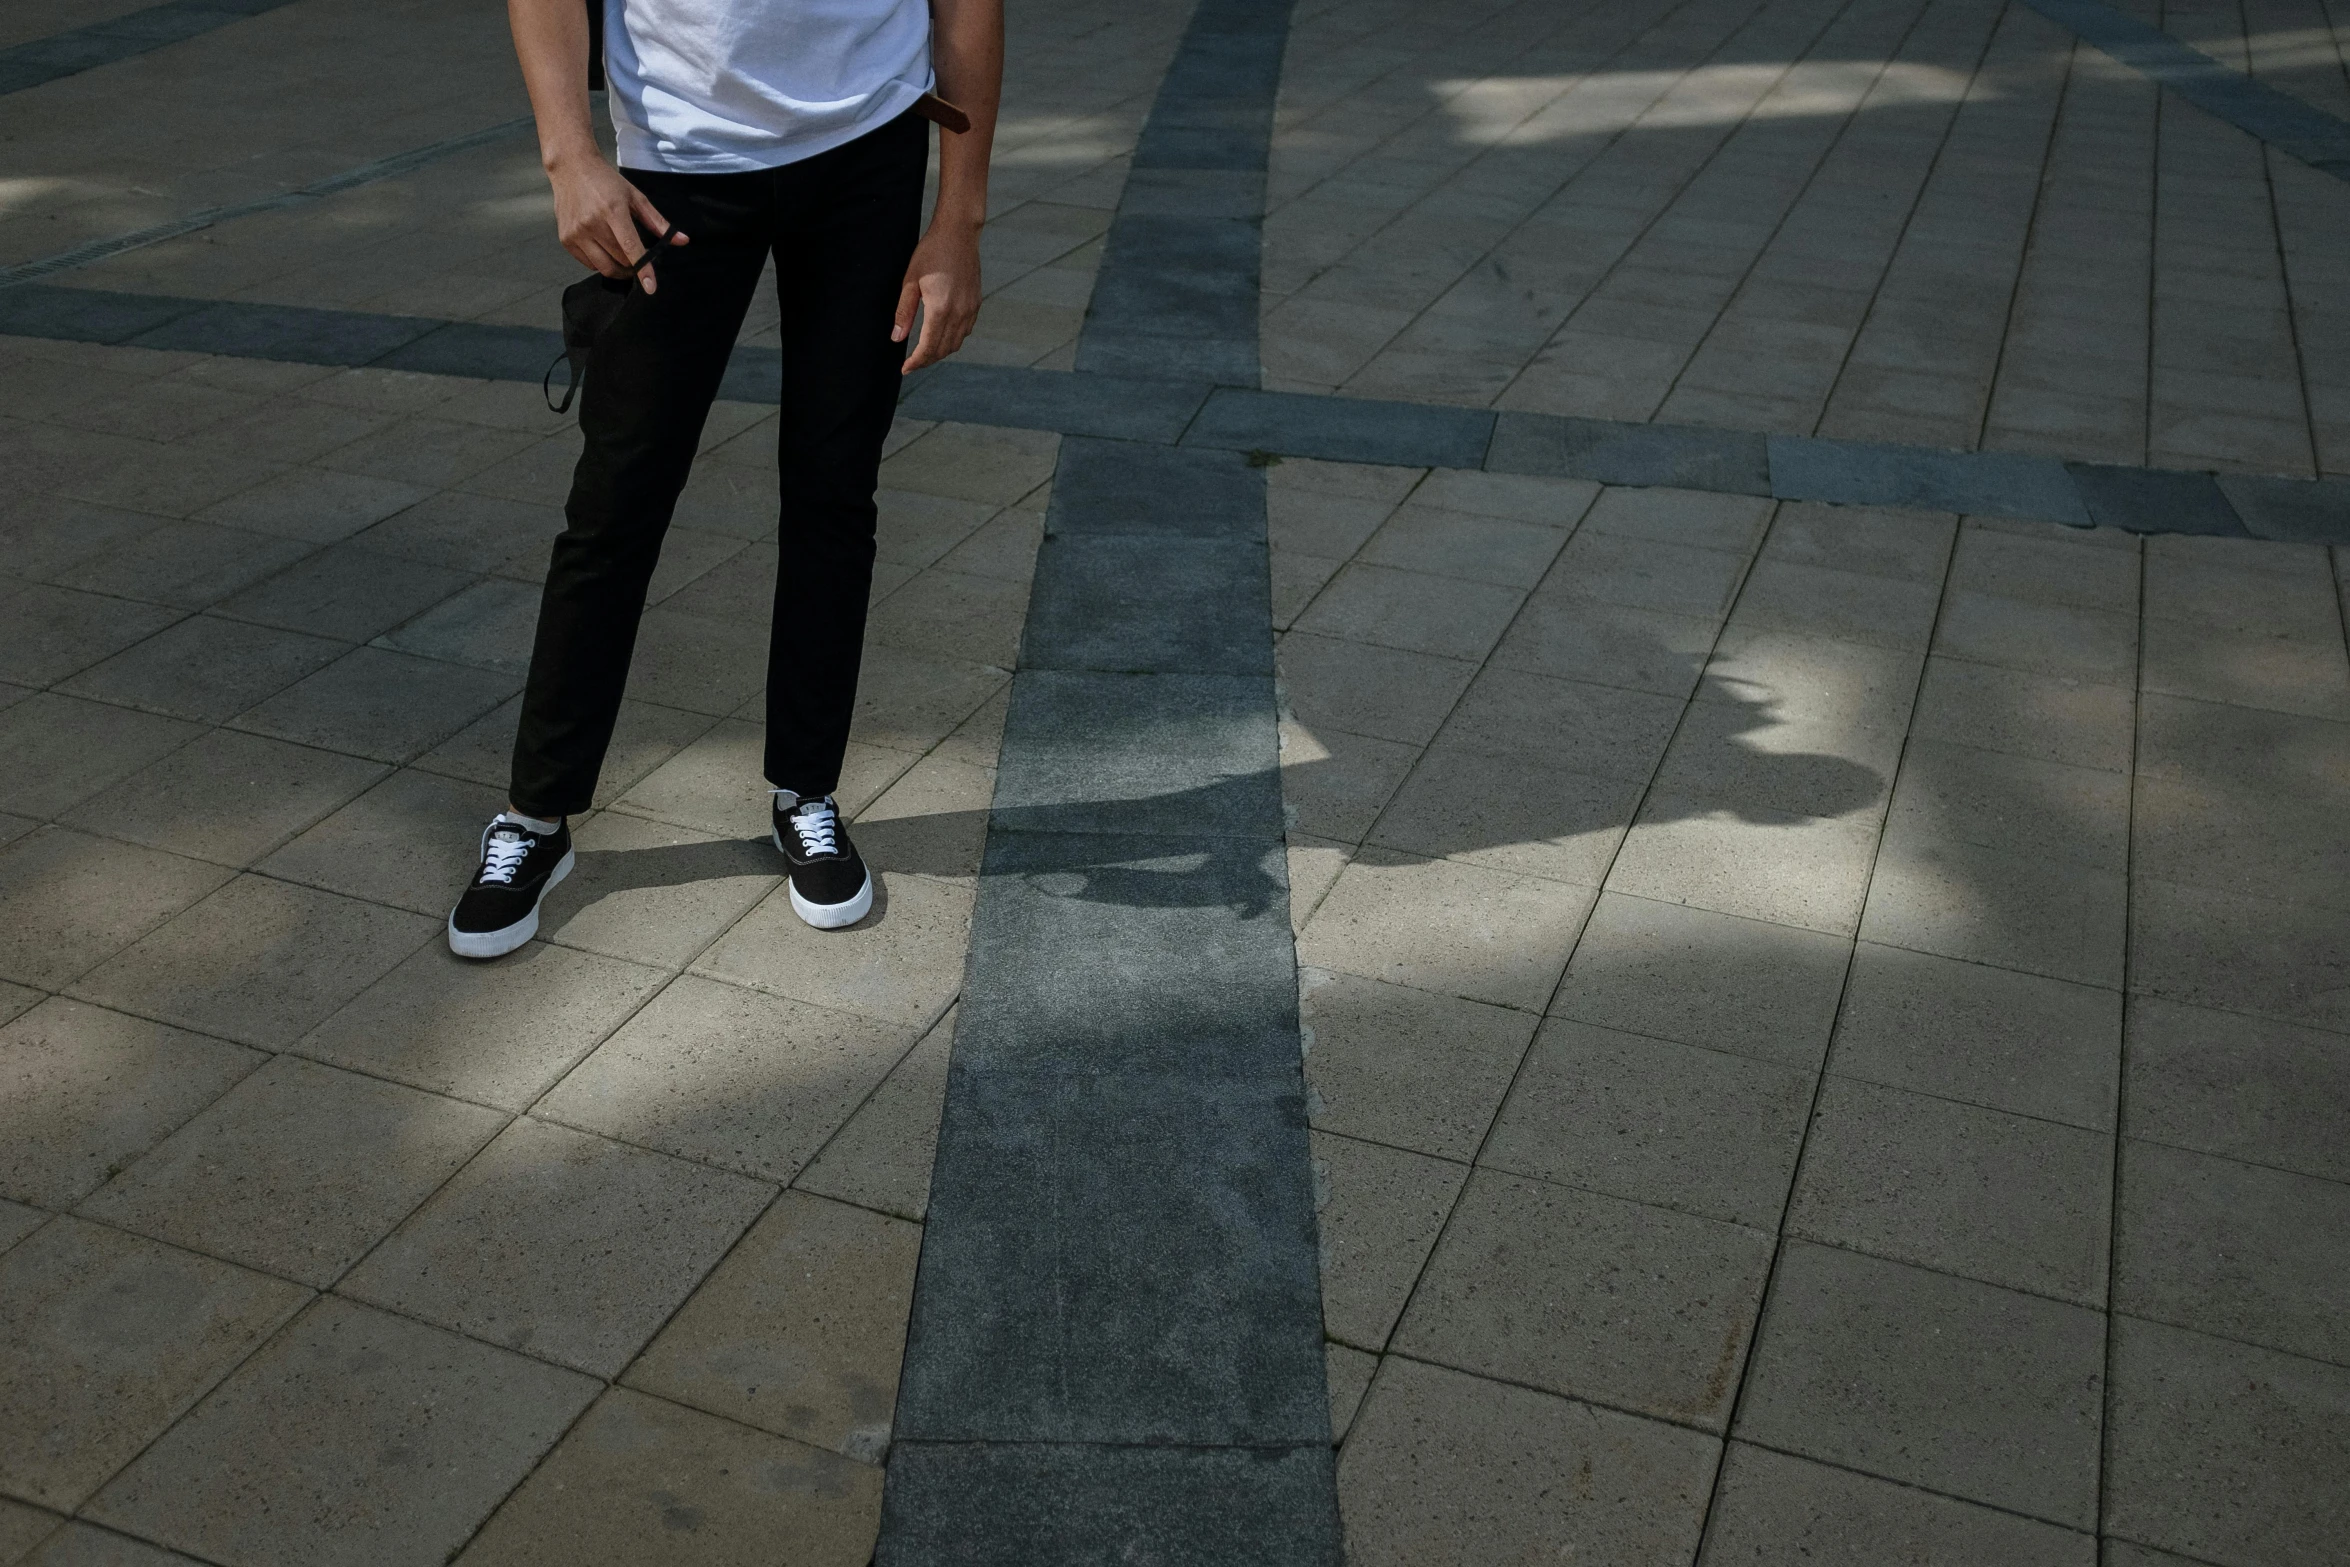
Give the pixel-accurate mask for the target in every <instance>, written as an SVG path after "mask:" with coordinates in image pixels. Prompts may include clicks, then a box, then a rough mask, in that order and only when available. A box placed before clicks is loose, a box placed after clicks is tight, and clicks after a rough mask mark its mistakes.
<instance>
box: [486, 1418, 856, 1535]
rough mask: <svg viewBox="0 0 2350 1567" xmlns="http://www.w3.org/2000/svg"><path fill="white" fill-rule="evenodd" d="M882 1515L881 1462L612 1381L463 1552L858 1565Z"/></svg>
mask: <svg viewBox="0 0 2350 1567" xmlns="http://www.w3.org/2000/svg"><path fill="white" fill-rule="evenodd" d="M880 1516H881V1475H880V1473H879V1471H877V1470H875V1469H871V1468H869V1467H867V1466H865V1465H863V1464H857V1463H852V1462H850V1461H849V1460H847V1459H844V1458H838V1457H835V1456H834V1455H832V1454H830V1453H825V1452H821V1451H819V1450H817V1449H814V1448H810V1447H806V1446H803V1445H802V1444H800V1443H798V1442H792V1441H787V1440H784V1439H782V1438H780V1437H773V1436H768V1435H766V1434H765V1433H763V1432H758V1431H752V1430H747V1429H745V1428H744V1427H742V1426H739V1425H736V1424H734V1423H733V1422H731V1421H726V1420H719V1419H714V1418H713V1417H711V1416H709V1415H705V1414H700V1413H697V1412H696V1411H694V1410H690V1409H681V1408H679V1407H678V1406H677V1405H675V1404H671V1403H666V1402H664V1401H662V1400H660V1399H657V1398H647V1397H645V1396H644V1395H643V1394H641V1393H632V1392H629V1391H628V1390H627V1389H625V1388H615V1389H613V1390H612V1391H611V1392H608V1393H606V1394H605V1395H604V1396H603V1397H602V1398H601V1399H599V1400H598V1401H597V1403H596V1406H595V1407H594V1408H593V1409H591V1410H589V1411H588V1413H587V1416H586V1417H585V1418H584V1419H582V1420H581V1421H580V1423H579V1424H578V1425H577V1426H575V1427H574V1428H572V1430H571V1431H570V1432H569V1433H568V1434H567V1435H566V1436H565V1437H564V1439H563V1441H562V1443H561V1445H559V1446H558V1447H557V1448H556V1449H555V1451H554V1452H552V1453H550V1454H549V1455H547V1458H546V1461H545V1462H544V1463H543V1464H541V1465H540V1466H539V1468H538V1469H537V1471H536V1472H534V1473H533V1474H532V1475H531V1477H530V1479H529V1480H527V1481H525V1482H524V1483H523V1485H522V1488H521V1489H520V1490H518V1491H516V1492H515V1493H514V1495H513V1496H512V1497H511V1498H509V1499H508V1500H507V1502H506V1504H505V1505H504V1506H503V1507H501V1508H500V1509H499V1510H498V1512H497V1513H496V1515H495V1516H493V1517H492V1518H491V1519H490V1521H489V1523H488V1524H487V1525H486V1526H485V1527H484V1528H483V1529H482V1531H481V1534H480V1535H479V1536H478V1537H477V1538H476V1539H475V1540H474V1541H473V1543H472V1544H471V1545H470V1546H469V1547H467V1548H466V1551H465V1554H464V1555H463V1556H461V1557H459V1558H458V1560H459V1561H461V1562H463V1563H465V1564H466V1567H503V1564H515V1567H521V1564H549V1567H557V1564H559V1567H601V1564H607V1563H609V1564H620V1563H635V1562H648V1561H658V1560H662V1559H665V1558H668V1557H670V1556H672V1555H673V1554H674V1553H675V1552H677V1551H679V1550H681V1549H682V1550H685V1551H688V1552H690V1554H691V1558H692V1560H694V1561H695V1562H698V1563H707V1564H709V1567H753V1564H757V1563H766V1562H773V1561H777V1560H785V1561H789V1562H791V1563H792V1564H793V1567H802V1564H805V1567H863V1564H864V1563H865V1562H866V1560H867V1559H868V1558H869V1557H870V1556H871V1554H872V1551H873V1540H874V1534H875V1531H876V1529H877V1527H878V1525H879V1522H880Z"/></svg>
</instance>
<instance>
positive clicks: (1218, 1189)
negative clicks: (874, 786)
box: [876, 0, 1490, 1567]
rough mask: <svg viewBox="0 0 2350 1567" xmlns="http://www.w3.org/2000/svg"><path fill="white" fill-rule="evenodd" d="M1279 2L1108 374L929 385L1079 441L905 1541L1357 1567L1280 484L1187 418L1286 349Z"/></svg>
mask: <svg viewBox="0 0 2350 1567" xmlns="http://www.w3.org/2000/svg"><path fill="white" fill-rule="evenodd" d="M1287 20H1288V8H1287V5H1286V4H1285V3H1282V0H1270V3H1256V4H1252V3H1251V0H1203V3H1202V4H1201V6H1200V8H1199V10H1198V11H1197V12H1196V13H1195V15H1194V17H1193V19H1192V22H1191V25H1190V27H1189V29H1188V30H1187V32H1186V34H1185V38H1184V41H1183V44H1182V46H1181V48H1180V49H1179V50H1178V52H1177V55H1176V59H1175V62H1174V64H1173V66H1172V67H1171V68H1170V70H1169V72H1168V74H1167V77H1166V80H1165V81H1164V83H1163V84H1162V86H1161V90H1160V95H1159V99H1158V102H1157V104H1156V105H1155V107H1154V108H1153V111H1152V114H1151V118H1150V121H1149V123H1148V125H1147V126H1146V127H1145V129H1144V131H1143V135H1142V139H1141V142H1140V146H1139V150H1138V152H1137V155H1136V158H1135V166H1134V172H1133V175H1132V177H1131V178H1130V181H1129V183H1128V186H1127V189H1126V193H1125V195H1124V197H1123V199H1122V200H1121V203H1120V206H1119V212H1118V216H1117V218H1116V220H1115V221H1114V222H1113V224H1112V226H1111V230H1110V235H1109V240H1108V243H1107V245H1106V247H1105V252H1104V260H1103V266H1102V271H1101V275H1100V277H1099V279H1098V280H1097V282H1096V285H1095V289H1094V297H1093V303H1092V307H1091V309H1090V311H1089V313H1088V317H1087V321H1086V326H1085V330H1084V333H1083V335H1082V336H1081V338H1080V340H1079V345H1078V354H1077V360H1078V365H1079V367H1080V370H1079V373H1077V374H1075V375H1072V376H1055V377H1036V376H1033V375H1024V374H1016V373H1015V374H1004V373H993V374H991V373H988V372H984V371H983V372H980V373H977V374H972V375H965V376H961V377H955V378H948V377H932V378H928V379H926V380H925V381H924V382H923V383H922V384H921V385H920V386H918V387H916V388H914V389H913V390H912V391H911V393H910V394H909V396H908V398H907V401H906V407H907V409H908V411H909V412H911V413H914V414H916V415H917V416H923V417H958V416H968V415H969V413H970V412H971V410H973V409H974V407H975V406H980V405H984V406H988V407H991V408H993V409H994V410H996V412H995V414H994V417H998V418H1002V417H1006V411H1008V410H1010V409H1013V408H1020V407H1025V408H1027V409H1029V410H1031V411H1032V414H1033V412H1035V411H1042V410H1045V409H1048V408H1049V409H1050V410H1051V411H1052V412H1053V414H1054V415H1055V416H1056V417H1060V416H1066V415H1071V414H1074V415H1075V417H1074V418H1065V420H1064V422H1062V423H1055V424H1052V425H1049V426H1048V427H1052V428H1064V427H1065V426H1066V425H1075V426H1076V427H1077V432H1081V433H1069V434H1067V435H1065V437H1064V440H1063V443H1062V449H1061V459H1060V464H1059V468H1058V470H1057V472H1056V475H1055V482H1054V487H1053V498H1052V503H1051V505H1050V507H1049V508H1048V510H1047V513H1046V518H1045V538H1044V542H1043V545H1042V547H1041V548H1040V550H1039V552H1038V555H1037V567H1036V579H1035V586H1034V588H1033V590H1032V592H1031V595H1030V599H1029V610H1028V623H1027V628H1026V633H1025V636H1024V638H1023V641H1022V646H1021V653H1020V659H1019V668H1018V671H1017V672H1016V674H1015V675H1014V677H1013V684H1012V698H1011V709H1010V712H1009V714H1008V715H1007V718H1006V721H1005V727H1004V741H1003V749H1002V752H1001V757H1000V761H999V766H998V771H997V787H996V798H995V804H994V809H993V811H992V813H991V815H990V818H989V825H988V839H987V848H986V852H985V856H984V859H983V862H982V866H981V872H980V882H979V898H978V903H977V906H976V908H975V910H974V913H973V918H972V936H971V950H970V958H969V968H968V972H967V975H966V979H965V984H964V989H963V999H962V1002H961V1010H960V1013H959V1017H958V1023H957V1026H956V1031H955V1043H954V1053H953V1057H952V1059H951V1061H950V1064H949V1068H948V1081H947V1095H946V1106H945V1110H944V1113H943V1115H942V1117H941V1120H940V1126H939V1139H938V1153H937V1158H936V1162H935V1164H934V1166H933V1168H932V1174H931V1187H930V1210H929V1217H928V1222H927V1224H926V1226H925V1228H924V1233H923V1247H922V1264H921V1271H920V1275H919V1277H918V1279H917V1282H916V1287H915V1292H914V1307H913V1315H912V1320H911V1322H910V1324H909V1328H908V1333H907V1345H906V1362H905V1369H904V1373H903V1376H902V1378H901V1380H900V1383H899V1394H898V1406H897V1413H896V1420H895V1425H894V1446H893V1449H892V1453H891V1459H890V1468H889V1478H888V1483H887V1486H886V1488H885V1491H884V1500H883V1515H882V1530H881V1542H880V1548H879V1553H878V1555H877V1557H876V1560H877V1562H879V1563H881V1564H883V1567H934V1564H935V1567H943V1564H948V1563H954V1564H963V1563H1006V1564H1010V1563H1018V1564H1020V1567H1059V1564H1075V1563H1105V1564H1107V1563H1126V1562H1150V1563H1154V1564H1163V1567H1187V1564H1199V1567H1208V1564H1219V1567H1222V1564H1240V1563H1257V1562H1280V1563H1284V1564H1290V1563H1295V1564H1299V1567H1316V1564H1323V1567H1336V1564H1337V1562H1338V1558H1339V1548H1338V1517H1337V1502H1336V1490H1335V1479H1334V1475H1333V1469H1332V1457H1331V1448H1330V1408H1329V1393H1328V1388H1327V1385H1326V1383H1325V1379H1324V1372H1323V1343H1322V1309H1321V1279H1320V1270H1319V1265H1318V1261H1317V1249H1316V1239H1315V1222H1314V1200H1313V1182H1312V1177H1311V1165H1310V1160H1309V1155H1308V1149H1307V1144H1306V1121H1305V1085H1304V1081H1303V1076H1302V1073H1301V1071H1300V1062H1299V1032H1298V1017H1297V962H1296V953H1295V949H1294V946H1293V944H1292V942H1291V938H1290V931H1289V898H1288V882H1287V869H1286V862H1285V853H1284V822H1283V817H1282V807H1281V786H1280V773H1279V760H1280V758H1279V741H1278V734H1277V728H1276V723H1275V705H1274V690H1273V639H1272V616H1271V590H1270V579H1269V572H1268V554H1267V545H1266V528H1265V476H1264V470H1263V468H1262V466H1261V465H1259V464H1258V463H1254V462H1252V461H1251V460H1250V459H1249V458H1248V456H1246V455H1245V454H1244V453H1243V452H1242V451H1238V450H1225V449H1219V448H1217V447H1216V446H1214V445H1204V446H1203V445H1177V444H1173V443H1174V442H1175V441H1176V440H1177V438H1178V437H1180V436H1183V434H1184V432H1185V429H1186V427H1189V428H1191V429H1193V430H1195V431H1196V430H1197V429H1198V427H1199V424H1200V423H1201V422H1204V421H1205V420H1207V418H1208V417H1209V415H1208V413H1207V412H1203V409H1202V405H1203V403H1204V404H1205V405H1206V406H1207V408H1208V409H1210V410H1212V409H1213V408H1214V399H1215V398H1218V397H1223V396H1225V395H1227V391H1225V390H1219V391H1216V392H1214V393H1212V394H1211V393H1210V391H1209V386H1210V385H1211V384H1215V385H1219V386H1221V387H1223V388H1226V389H1229V388H1231V387H1234V386H1247V385H1249V384H1252V383H1253V382H1254V381H1255V380H1256V377H1257V362H1256V355H1257V343H1256V295H1257V256H1258V248H1259V226H1260V223H1261V213H1262V205H1263V169H1264V164H1265V156H1266V151H1267V148H1268V146H1269V143H1270V135H1271V119H1272V105H1273V97H1274V93H1275V90H1276V87H1277V84H1278V81H1279V75H1280V63H1281V52H1282V48H1283V46H1284V43H1285V41H1286V36H1287V34H1286V29H1287ZM1089 389H1091V390H1089ZM1102 394H1108V396H1103V395H1102ZM1117 396H1126V397H1130V398H1131V401H1132V407H1131V408H1130V409H1128V410H1127V411H1126V412H1124V413H1121V414H1117V415H1115V416H1110V415H1106V414H1105V412H1104V410H1103V409H1102V408H1101V407H1099V406H1097V403H1102V402H1107V401H1109V400H1110V398H1111V397H1117ZM1032 414H1031V415H1021V416H1015V417H1017V418H1018V422H1022V423H1029V422H1032ZM1487 418H1488V420H1489V419H1490V416H1487ZM1483 445H1484V442H1483V438H1482V436H1480V438H1479V439H1478V440H1477V442H1476V443H1475V449H1474V450H1473V451H1471V452H1470V453H1469V454H1468V455H1469V460H1471V461H1475V460H1478V459H1481V458H1482V456H1483Z"/></svg>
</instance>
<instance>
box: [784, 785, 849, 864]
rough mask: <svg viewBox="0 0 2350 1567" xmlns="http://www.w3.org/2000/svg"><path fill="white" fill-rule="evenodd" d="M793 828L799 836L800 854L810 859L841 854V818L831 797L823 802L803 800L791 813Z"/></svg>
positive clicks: (822, 800) (827, 797)
mask: <svg viewBox="0 0 2350 1567" xmlns="http://www.w3.org/2000/svg"><path fill="white" fill-rule="evenodd" d="M791 826H792V831H793V832H794V833H796V834H798V835H799V840H800V852H801V853H802V854H805V855H807V856H808V857H809V858H811V859H813V858H815V857H816V856H817V855H819V854H838V853H839V852H840V816H839V814H838V813H837V812H836V811H835V810H834V809H833V804H832V799H831V797H830V796H829V795H828V796H826V797H825V798H823V799H821V800H802V801H801V802H800V803H799V804H798V805H797V806H796V807H794V808H793V810H792V812H791Z"/></svg>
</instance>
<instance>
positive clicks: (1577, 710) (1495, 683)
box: [1437, 669, 1681, 783]
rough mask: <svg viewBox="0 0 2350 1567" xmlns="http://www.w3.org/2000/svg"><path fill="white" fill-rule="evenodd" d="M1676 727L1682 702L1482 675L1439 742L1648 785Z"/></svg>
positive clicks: (1497, 673)
mask: <svg viewBox="0 0 2350 1567" xmlns="http://www.w3.org/2000/svg"><path fill="white" fill-rule="evenodd" d="M1680 721H1681V704H1680V703H1678V702H1675V701H1673V700H1671V699H1670V698H1666V697H1661V696H1657V695H1654V694H1652V693H1649V692H1641V691H1620V690H1614V689H1611V688H1609V687H1606V686H1594V685H1586V684H1583V683H1582V682H1580V681H1573V680H1558V679H1554V678H1552V677H1550V676H1548V675H1537V674H1529V673H1527V672H1525V671H1522V670H1513V669H1487V670H1484V671H1483V672H1481V673H1480V674H1479V675H1478V676H1477V678H1476V679H1475V680H1474V681H1472V682H1471V683H1470V686H1469V689H1468V691H1467V693H1466V694H1464V696H1463V697H1462V699H1461V701H1460V704H1459V705H1458V706H1457V707H1455V708H1454V709H1453V711H1452V714H1451V716H1450V717H1449V718H1448V719H1447V720H1446V723H1445V728H1444V731H1443V734H1442V736H1441V738H1440V739H1439V741H1438V742H1437V743H1438V744H1439V745H1444V746H1460V747H1464V748H1468V749H1473V750H1477V751H1481V752H1484V753H1486V754H1488V755H1496V756H1517V757H1524V758H1526V759H1528V760H1539V761H1542V762H1545V763H1547V764H1549V765H1551V766H1554V767H1559V768H1563V769H1567V770H1570V771H1574V772H1581V773H1589V774H1594V775H1597V776H1600V777H1608V778H1622V779H1627V780H1631V781H1634V782H1638V783H1646V782H1647V781H1648V778H1649V776H1650V774H1651V773H1653V772H1654V771H1655V769H1656V763H1657V761H1658V759H1659V758H1660V757H1662V756H1663V755H1664V752H1665V746H1666V742H1667V741H1668V740H1669V739H1670V738H1671V736H1672V733H1673V729H1674V727H1675V725H1677V724H1678V723H1679V722H1680Z"/></svg>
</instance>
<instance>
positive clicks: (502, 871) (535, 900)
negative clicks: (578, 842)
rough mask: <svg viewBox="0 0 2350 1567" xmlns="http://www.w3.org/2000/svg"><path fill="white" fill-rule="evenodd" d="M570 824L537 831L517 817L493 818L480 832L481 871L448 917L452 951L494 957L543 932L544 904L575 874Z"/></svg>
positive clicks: (468, 956) (476, 874)
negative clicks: (549, 894) (557, 885)
mask: <svg viewBox="0 0 2350 1567" xmlns="http://www.w3.org/2000/svg"><path fill="white" fill-rule="evenodd" d="M572 864H573V857H572V853H571V824H570V823H569V822H564V823H562V824H560V825H558V826H557V827H556V829H555V830H554V831H553V832H550V833H538V832H533V831H531V829H529V828H528V827H525V826H524V825H523V824H522V823H520V822H518V821H516V820H515V819H514V818H513V817H511V816H507V815H504V814H500V815H497V816H493V817H491V818H490V824H489V825H488V826H487V827H485V828H483V829H482V833H481V869H480V870H479V871H476V872H475V873H474V877H473V885H472V886H470V887H468V888H466V889H465V896H464V897H462V898H459V899H458V900H457V907H456V908H455V909H453V910H451V911H450V914H449V950H450V951H451V952H454V953H456V954H457V956H459V957H461V958H495V957H502V956H504V955H505V954H506V953H509V952H512V951H513V950H514V949H515V948H516V947H519V946H521V945H522V944H523V943H524V942H526V941H528V940H530V938H531V937H533V936H535V935H537V934H538V933H539V900H540V899H541V898H543V897H545V896H546V895H547V889H548V888H549V887H552V886H554V885H555V883H557V882H559V881H561V880H562V879H563V878H564V877H566V876H568V875H570V874H571V867H572Z"/></svg>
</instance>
